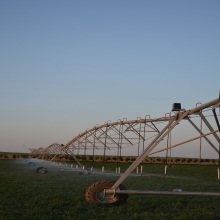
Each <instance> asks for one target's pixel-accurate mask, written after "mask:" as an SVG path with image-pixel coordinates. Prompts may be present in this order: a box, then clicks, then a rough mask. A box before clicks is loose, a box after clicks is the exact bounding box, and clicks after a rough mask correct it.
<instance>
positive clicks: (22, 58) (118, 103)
mask: <svg viewBox="0 0 220 220" xmlns="http://www.w3.org/2000/svg"><path fill="white" fill-rule="evenodd" d="M219 12H220V1H217V0H216V1H215V0H211V1H210V0H207V1H203V0H184V1H174V0H173V1H171V0H167V1H164V0H152V1H151V0H145V1H143V0H138V1H134V0H133V1H130V0H117V1H116V0H108V1H107V0H106V1H103V0H99V1H98V0H93V1H92V0H80V1H76V0H75V1H74V0H71V1H70V0H65V1H61V0H60V1H57V0H47V1H44V0H35V1H33V0H21V1H17V0H14V1H12V0H7V1H3V0H1V1H0V30H1V32H0V77H1V78H0V79H1V80H0V101H1V107H0V121H1V122H0V151H19V152H20V151H24V150H25V149H23V147H22V146H23V145H25V146H27V147H40V146H48V145H49V144H51V143H53V142H60V143H63V144H65V143H67V142H68V141H69V140H71V139H72V138H73V137H74V136H75V135H77V134H78V133H79V132H82V131H84V130H85V129H87V128H91V127H93V126H94V125H96V124H103V123H104V122H106V121H108V120H111V121H112V122H113V121H117V120H118V119H122V118H128V119H131V120H132V119H136V117H138V116H141V117H144V116H145V115H147V114H150V115H151V116H152V117H161V116H163V115H164V114H165V113H167V112H170V110H171V107H172V104H173V102H181V103H182V107H184V108H186V109H187V108H193V107H194V106H195V105H196V103H197V102H207V101H210V100H212V99H215V98H217V97H218V91H219V89H220V84H219V83H220V62H219V58H220V40H219V39H220V13H219Z"/></svg>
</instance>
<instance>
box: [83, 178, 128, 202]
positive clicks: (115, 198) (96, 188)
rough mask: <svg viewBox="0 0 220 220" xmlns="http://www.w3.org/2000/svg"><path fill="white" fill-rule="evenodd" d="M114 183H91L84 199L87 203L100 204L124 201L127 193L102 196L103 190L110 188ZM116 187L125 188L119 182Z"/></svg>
mask: <svg viewBox="0 0 220 220" xmlns="http://www.w3.org/2000/svg"><path fill="white" fill-rule="evenodd" d="M113 185H114V183H113V182H109V181H100V182H97V183H94V184H93V185H91V186H90V187H89V188H88V189H87V190H86V193H85V198H86V201H87V202H88V203H89V204H95V205H102V204H114V205H120V204H123V203H125V202H126V200H127V198H128V195H127V194H115V195H112V196H109V197H105V198H104V197H103V190H104V189H110V188H111V187H112V186H113ZM118 189H120V190H126V188H125V187H124V186H123V185H122V184H121V185H119V187H118Z"/></svg>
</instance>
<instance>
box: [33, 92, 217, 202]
mask: <svg viewBox="0 0 220 220" xmlns="http://www.w3.org/2000/svg"><path fill="white" fill-rule="evenodd" d="M219 107H220V95H219V98H217V99H214V100H212V101H210V102H207V103H205V104H201V103H197V104H196V106H195V108H192V109H189V110H185V109H182V108H181V103H174V104H173V108H172V111H171V112H170V113H167V114H165V115H164V116H163V117H160V118H153V119H152V118H151V117H150V116H149V115H147V116H146V117H145V118H140V117H139V118H137V119H136V120H131V121H129V120H127V119H123V120H118V121H117V122H113V123H112V122H111V121H108V122H107V123H105V124H103V125H96V126H95V127H93V128H92V129H87V130H86V131H84V132H82V133H80V134H79V135H77V136H76V137H74V138H73V139H72V140H71V141H69V142H68V143H67V144H65V145H60V144H52V145H50V146H48V147H47V148H39V149H38V150H35V151H36V152H34V151H33V152H32V154H37V155H40V156H41V157H42V158H43V155H45V154H47V155H50V156H51V161H52V160H53V159H54V158H56V156H57V155H58V154H59V155H60V154H63V155H68V156H72V157H73V158H74V159H75V161H76V162H77V163H78V165H79V166H81V164H80V162H79V161H78V159H77V157H76V155H86V154H87V155H90V156H91V157H95V156H96V155H103V161H105V157H107V156H108V155H113V154H114V155H117V157H120V156H121V155H122V152H125V151H127V148H129V152H131V154H132V155H133V156H134V155H135V156H136V160H135V161H134V162H133V163H132V164H131V165H130V166H129V167H128V169H127V170H126V171H125V172H124V173H123V174H121V176H120V177H119V179H118V180H117V181H116V182H108V181H100V182H97V183H94V184H93V185H91V186H90V187H89V188H88V189H87V190H86V193H85V197H86V200H87V202H88V203H91V204H120V203H124V202H125V201H126V200H127V197H128V195H129V194H146V195H194V196H220V193H214V192H204V193H202V192H182V191H181V190H176V191H171V192H168V191H141V190H127V189H126V188H125V187H124V186H123V185H122V183H123V182H124V181H125V179H126V178H127V177H128V176H129V175H130V174H131V173H132V172H133V171H134V170H135V169H136V168H137V167H138V166H139V165H140V164H141V163H142V162H143V161H144V160H145V158H146V157H149V156H152V155H153V156H157V155H161V153H165V155H166V157H167V156H168V155H169V153H170V154H171V149H172V150H176V148H177V147H178V149H179V147H180V146H182V148H183V146H185V148H187V147H188V148H189V146H190V148H192V143H191V142H193V141H194V142H196V141H197V142H198V145H199V147H200V159H201V146H202V143H203V142H205V144H206V148H207V146H209V147H211V149H212V150H213V151H214V152H215V153H216V155H217V156H218V158H219V161H220V150H219V149H220V137H219V132H220V124H219V118H218V117H219V114H218V113H217V110H219ZM189 136H190V137H189ZM186 137H187V138H186ZM219 165H220V163H219ZM45 169H46V167H41V168H39V171H40V170H41V171H45ZM218 179H220V172H219V168H218Z"/></svg>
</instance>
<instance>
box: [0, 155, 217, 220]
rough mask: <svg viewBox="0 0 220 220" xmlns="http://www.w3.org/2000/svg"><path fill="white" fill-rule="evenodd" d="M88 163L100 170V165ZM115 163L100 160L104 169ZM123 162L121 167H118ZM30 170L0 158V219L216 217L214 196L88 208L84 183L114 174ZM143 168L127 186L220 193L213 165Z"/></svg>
mask: <svg viewBox="0 0 220 220" xmlns="http://www.w3.org/2000/svg"><path fill="white" fill-rule="evenodd" d="M86 165H87V166H91V164H86ZM92 165H93V166H94V167H98V170H100V168H101V166H102V165H103V164H92ZM115 166H116V165H115V164H113V163H107V164H105V167H106V168H105V169H106V172H113V171H114V170H115ZM127 166H128V164H123V165H121V170H122V171H124V170H125V169H126V167H127ZM35 169H36V166H28V163H27V161H25V160H21V159H20V160H0V178H1V181H0V219H5V220H10V219H16V220H18V219H27V220H30V219H32V220H34V219H35V220H37V219H53V220H54V219H57V220H61V219H74V220H78V219H82V220H84V219H88V220H90V219H99V220H104V219H111V220H115V219H120V220H122V219H126V220H130V219H131V220H132V219H138V220H141V219H169V220H170V219H200V220H201V219H220V208H219V207H220V197H193V196H188V197H187V196H146V195H129V198H128V200H127V202H126V203H125V204H123V205H120V206H114V205H100V206H94V205H89V204H87V202H86V201H85V198H84V194H85V190H86V189H87V187H89V186H90V185H91V184H92V183H94V182H97V181H100V180H110V181H116V180H117V179H118V176H116V175H108V174H107V173H104V174H102V173H96V174H90V175H79V174H78V172H74V171H73V169H72V170H70V169H68V170H66V168H65V167H64V168H62V166H53V167H50V166H48V170H49V172H48V173H47V174H37V173H35ZM143 170H144V175H143V176H140V175H136V174H135V173H133V174H132V175H130V176H129V177H128V178H127V179H126V180H125V182H124V183H123V184H124V185H125V186H126V187H127V189H132V190H135V189H137V190H165V191H172V190H173V189H182V190H183V191H203V192H220V185H219V184H218V181H217V166H199V165H176V166H174V165H173V166H172V167H170V168H168V172H167V176H166V177H164V176H163V171H164V165H156V164H146V165H144V169H143Z"/></svg>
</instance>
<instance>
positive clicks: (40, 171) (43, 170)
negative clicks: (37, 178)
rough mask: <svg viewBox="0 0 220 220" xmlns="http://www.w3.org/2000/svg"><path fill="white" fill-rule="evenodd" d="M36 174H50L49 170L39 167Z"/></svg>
mask: <svg viewBox="0 0 220 220" xmlns="http://www.w3.org/2000/svg"><path fill="white" fill-rule="evenodd" d="M36 173H43V174H46V173H48V170H47V168H46V167H38V168H37V169H36Z"/></svg>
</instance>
